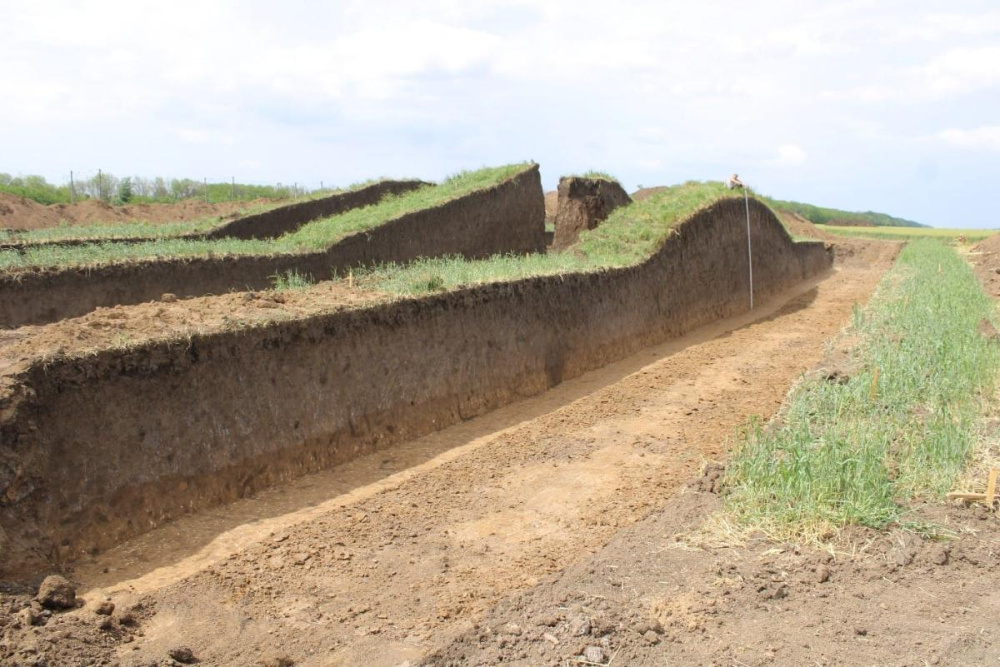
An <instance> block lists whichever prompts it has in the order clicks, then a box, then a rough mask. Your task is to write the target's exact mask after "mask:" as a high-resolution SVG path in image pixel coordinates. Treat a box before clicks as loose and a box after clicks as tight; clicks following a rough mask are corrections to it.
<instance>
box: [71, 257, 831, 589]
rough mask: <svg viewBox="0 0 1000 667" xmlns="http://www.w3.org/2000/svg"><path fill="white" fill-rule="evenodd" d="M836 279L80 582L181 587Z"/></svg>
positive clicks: (319, 479)
mask: <svg viewBox="0 0 1000 667" xmlns="http://www.w3.org/2000/svg"><path fill="white" fill-rule="evenodd" d="M828 277H829V275H828V274H823V275H822V276H819V277H817V278H814V279H810V280H807V281H805V282H803V283H802V284H800V285H797V286H795V287H794V288H792V289H790V290H788V291H787V292H785V293H782V294H780V295H778V296H777V297H775V298H773V299H772V300H771V301H770V302H768V303H765V304H764V305H763V306H761V307H759V308H756V309H754V310H753V311H750V312H747V313H744V314H742V315H739V316H736V317H732V318H726V319H724V320H721V321H718V322H714V323H712V324H710V325H707V326H704V327H701V328H699V329H697V330H695V331H693V332H691V333H689V334H687V335H684V336H682V337H680V338H678V339H674V340H671V341H667V342H665V343H661V344H659V345H654V346H652V347H649V348H645V349H643V350H641V351H639V352H638V353H636V354H634V355H632V356H630V357H628V358H626V359H622V360H620V361H616V362H613V363H610V364H608V365H606V366H604V367H602V368H599V369H597V370H593V371H590V372H587V373H585V374H583V375H582V376H580V377H576V378H573V379H571V380H568V381H566V382H564V383H562V384H560V385H558V386H556V387H554V388H552V389H550V390H548V391H546V392H545V393H543V394H541V395H540V396H536V397H532V398H527V399H524V400H520V401H517V402H515V403H513V404H510V405H507V406H504V407H501V408H499V409H497V410H494V411H492V412H490V413H488V414H485V415H482V416H480V417H476V418H474V419H471V420H469V421H466V422H461V423H459V424H456V425H454V426H450V427H448V428H445V429H444V430H442V431H438V432H435V433H431V434H429V435H426V436H423V437H421V438H417V439H415V440H413V441H410V442H406V443H402V444H400V445H397V446H395V447H392V448H390V449H386V450H383V451H379V452H375V453H372V454H367V455H364V456H361V457H359V458H357V459H355V460H353V461H349V462H347V463H344V464H342V465H339V466H336V467H335V468H332V469H330V470H325V471H320V472H317V473H311V474H308V475H305V476H303V477H300V478H298V479H295V480H292V481H290V482H288V483H286V484H282V485H280V486H278V487H275V488H271V489H267V490H264V491H262V492H261V493H259V494H257V495H255V496H254V497H252V498H245V499H241V500H238V501H236V502H233V503H229V504H227V505H224V506H221V507H218V508H214V509H209V510H206V511H205V512H201V513H198V514H195V515H189V516H185V517H182V518H180V519H178V520H176V521H174V522H171V523H169V524H167V525H165V526H162V527H160V528H157V529H155V530H153V531H151V532H150V533H147V534H146V535H143V536H140V537H138V538H135V539H133V540H129V541H127V542H126V543H124V544H122V545H120V546H118V547H115V548H112V549H110V550H109V551H107V552H105V553H102V554H99V555H98V556H96V557H92V558H86V559H84V560H82V561H79V562H78V563H76V564H75V565H74V568H75V577H76V578H77V579H78V580H79V581H80V582H81V583H83V584H84V585H85V587H86V588H88V589H92V590H91V593H92V594H98V593H103V592H104V591H106V590H110V591H119V590H126V589H127V590H129V591H131V592H133V593H136V592H147V591H151V590H155V589H157V588H160V587H163V586H166V585H169V584H172V583H175V582H177V581H180V580H181V579H183V578H184V577H185V576H188V575H190V574H192V573H193V572H196V571H198V570H200V569H203V568H205V567H208V566H211V565H212V564H214V563H218V562H220V561H222V560H224V559H225V558H228V557H230V556H231V555H232V554H234V553H236V552H237V551H239V550H240V549H242V548H245V547H247V546H248V545H250V544H253V543H255V542H259V541H260V540H262V539H264V538H266V537H267V536H269V535H271V534H273V533H276V532H279V531H283V530H286V531H287V530H294V526H295V525H297V524H301V523H304V522H307V521H309V520H311V519H314V518H316V517H319V516H321V515H323V514H324V513H327V512H330V511H334V510H338V509H342V508H346V507H349V506H350V505H352V504H356V503H358V502H360V501H362V500H365V499H369V498H371V497H373V496H375V495H376V494H378V493H382V492H385V491H387V490H390V489H394V488H398V487H399V486H400V485H401V484H402V483H404V482H407V481H409V480H412V479H414V478H416V477H418V476H419V475H421V474H423V473H425V472H427V471H430V470H433V469H436V468H438V467H440V466H441V465H443V464H445V463H448V462H450V461H453V460H455V459H456V458H458V457H461V456H463V455H465V454H468V453H470V452H472V451H474V450H475V449H477V448H478V447H481V446H483V445H485V444H486V443H488V442H490V441H491V440H493V439H495V438H496V437H497V436H499V435H501V434H504V433H507V432H513V431H514V430H516V429H517V428H518V427H521V426H524V425H525V424H528V423H530V422H531V421H532V420H534V419H537V418H539V417H542V416H544V415H546V414H549V413H552V412H555V411H557V410H560V409H563V408H566V406H569V405H570V404H572V403H573V402H575V401H578V400H580V399H583V398H584V397H586V396H588V395H591V394H594V393H595V392H597V391H600V390H603V389H606V388H608V387H611V386H613V385H615V384H616V383H618V382H621V381H622V380H624V379H625V378H626V377H628V376H629V375H632V374H634V373H637V372H640V371H642V369H644V368H646V367H649V366H651V365H655V364H657V363H659V362H661V361H663V360H665V359H667V358H669V357H671V356H673V355H676V354H679V353H681V352H683V351H684V350H685V349H687V348H689V347H691V346H695V345H699V344H703V343H706V342H708V341H711V340H713V339H717V338H719V337H721V336H725V335H731V334H732V333H733V332H736V331H739V330H741V329H743V328H745V327H747V326H750V325H751V324H753V323H757V322H767V321H769V320H770V319H772V318H774V317H775V316H776V315H778V314H779V313H780V314H784V315H787V314H789V313H793V312H795V311H797V310H799V309H803V308H808V307H810V305H811V304H812V302H813V300H814V299H815V298H816V294H817V291H818V286H819V285H820V284H821V283H822V282H823V281H824V280H825V279H827V278H828Z"/></svg>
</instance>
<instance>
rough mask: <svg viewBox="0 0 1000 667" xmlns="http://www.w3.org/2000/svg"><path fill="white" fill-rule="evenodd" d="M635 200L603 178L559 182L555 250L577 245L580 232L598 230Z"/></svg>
mask: <svg viewBox="0 0 1000 667" xmlns="http://www.w3.org/2000/svg"><path fill="white" fill-rule="evenodd" d="M631 203H632V199H631V197H629V196H628V193H627V192H625V189H624V188H622V186H621V185H619V184H618V183H617V182H616V181H609V180H605V179H603V178H577V177H567V178H562V179H560V180H559V201H558V208H557V211H556V234H555V239H554V241H553V244H552V245H553V247H554V248H557V249H558V248H566V247H568V246H570V245H572V244H573V243H575V242H576V240H577V238H578V237H579V236H580V232H582V231H584V230H587V229H594V228H595V227H597V225H599V224H600V223H601V222H602V221H604V220H606V219H607V217H608V216H609V215H611V212H612V211H614V210H615V209H616V208H618V207H619V206H625V205H627V204H631Z"/></svg>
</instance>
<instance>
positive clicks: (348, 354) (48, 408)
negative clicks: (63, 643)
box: [0, 196, 831, 572]
mask: <svg viewBox="0 0 1000 667" xmlns="http://www.w3.org/2000/svg"><path fill="white" fill-rule="evenodd" d="M537 202H538V204H539V208H540V205H541V197H540V196H539V197H538V199H537ZM750 211H751V219H752V223H753V228H754V247H755V248H756V249H757V252H756V257H755V260H756V262H758V263H759V266H755V269H756V270H755V279H756V285H755V287H756V290H755V291H756V294H757V299H758V302H759V303H763V302H764V301H765V300H766V299H767V298H769V297H773V296H775V295H777V294H781V293H782V292H784V291H785V290H787V289H789V288H790V287H792V286H795V285H798V284H800V283H802V281H804V280H806V279H809V278H811V277H813V276H816V275H818V274H820V273H822V272H823V271H825V270H827V269H828V268H829V266H830V261H831V257H830V253H829V251H828V250H827V249H826V248H824V246H823V245H822V244H818V243H804V244H794V243H792V242H791V239H790V238H789V236H788V235H787V233H786V232H785V230H784V228H782V227H781V225H780V224H779V223H778V222H777V220H776V219H775V218H774V217H773V215H772V214H771V213H770V211H769V210H768V209H767V208H766V207H765V206H763V205H761V204H758V203H756V202H754V203H753V205H752V206H751V209H750ZM539 213H540V211H539ZM744 215H745V212H744V204H743V202H742V201H738V200H723V201H721V202H719V203H718V204H716V205H714V206H712V207H710V208H708V209H706V210H704V211H702V212H699V213H697V214H696V215H695V216H693V217H692V218H691V219H690V220H688V221H687V222H685V223H683V224H682V225H681V226H680V227H679V229H678V230H677V232H676V233H675V234H673V235H672V236H671V237H670V238H669V239H668V241H667V242H666V244H665V245H664V246H663V248H662V249H661V250H660V251H658V252H657V253H656V254H655V255H654V256H653V257H652V258H651V259H650V260H648V261H647V262H645V263H644V264H641V265H639V266H636V267H631V268H626V269H618V270H612V271H604V272H596V273H587V274H570V275H564V276H552V277H543V278H534V279H527V280H522V281H518V282H513V283H501V284H493V285H485V286H481V287H475V288H470V289H465V290H460V291H457V292H454V293H448V294H444V295H441V296H433V297H427V298H423V299H411V300H400V301H393V302H389V303H384V304H376V305H373V306H371V307H368V308H363V309H358V308H347V309H341V310H334V311H333V312H326V313H324V314H321V315H317V316H313V317H307V318H303V319H293V320H285V321H279V322H275V323H273V324H270V325H267V326H262V327H258V328H247V327H246V326H245V324H241V323H239V322H235V321H232V320H229V321H225V320H224V321H223V324H224V327H223V330H222V331H218V330H216V331H215V332H204V333H192V334H191V335H190V336H188V337H185V338H182V339H180V340H178V339H176V338H175V339H172V340H167V341H150V342H147V343H137V344H135V345H130V346H125V347H119V348H114V349H102V350H98V351H95V352H93V353H92V354H90V355H87V356H83V357H81V356H77V355H67V356H62V357H57V358H55V359H38V360H37V361H35V362H33V363H32V362H31V361H26V360H25V359H24V358H23V351H24V345H23V344H22V345H18V344H17V341H14V342H13V343H14V344H13V347H11V355H12V356H11V358H10V361H8V362H7V363H8V365H9V367H10V368H11V372H14V373H17V376H16V377H14V378H10V379H8V380H7V382H6V385H7V386H6V387H4V390H5V395H4V396H0V410H2V413H0V436H2V439H0V497H2V498H3V499H4V501H3V504H2V505H0V527H2V529H3V530H4V531H5V532H6V534H7V540H8V546H7V553H6V554H5V558H4V559H2V561H0V562H2V565H0V567H2V569H3V570H4V571H7V572H11V571H15V570H21V571H23V570H25V569H26V568H30V567H37V566H38V565H39V564H40V563H43V562H46V561H50V560H55V561H61V560H63V559H65V558H66V557H70V556H73V555H76V554H79V553H81V552H89V551H93V550H101V549H105V548H107V547H109V546H112V545H114V544H117V543H119V542H120V541H121V540H123V539H125V538H127V537H129V536H132V535H135V534H138V533H141V532H144V531H145V530H148V529H149V528H152V527H153V526H156V525H158V524H160V523H163V522H164V521H167V520H169V519H172V518H174V517H176V516H178V515H179V514H181V513H183V512H187V511H192V510H195V509H198V508H202V507H207V506H211V505H215V504H218V503H222V502H227V501H231V500H234V499H236V498H239V497H242V496H245V495H247V494H250V493H253V492H254V491H256V490H258V489H261V488H263V487H266V486H270V485H272V484H275V483H278V482H281V481H285V480H288V479H290V478H293V477H296V476H299V475H301V474H303V473H306V472H309V471H313V470H318V469H322V468H326V467H329V466H331V465H334V464H337V463H340V462H343V461H345V460H349V459H352V458H355V457H357V456H358V455H359V454H362V453H365V452H369V451H372V450H374V449H377V448H381V447H384V446H387V445H389V444H394V443H398V442H403V441H406V440H410V439H412V438H414V437H417V436H420V435H423V434H425V433H428V432H431V431H434V430H438V429H440V428H442V427H443V426H446V425H448V424H452V423H455V422H457V421H461V420H464V419H469V418H471V417H474V416H476V415H479V414H483V413H485V412H488V411H490V410H492V409H495V408H497V407H499V406H502V405H505V404H507V403H510V402H511V401H513V400H516V399H517V398H519V397H523V396H530V395H534V394H537V393H539V392H542V391H544V390H545V389H547V388H549V387H552V386H554V385H556V384H558V383H560V382H562V381H563V380H564V379H568V378H572V377H575V376H577V375H580V374H581V373H583V372H585V371H587V370H589V369H593V368H597V367H600V366H603V365H605V364H607V363H608V362H610V361H613V360H615V359H620V358H622V357H624V356H627V355H629V354H631V353H633V352H635V351H636V350H638V349H641V348H642V347H644V346H648V345H651V344H654V343H657V342H660V341H663V340H667V339H669V338H673V337H676V336H678V335H680V334H682V333H684V332H686V331H689V330H691V329H692V328H695V327H697V326H701V325H703V324H706V323H709V322H712V321H715V320H718V319H721V318H724V317H729V316H731V315H734V314H737V313H741V312H744V311H746V310H747V307H748V298H747V294H748V284H747V273H746V268H747V267H746V257H745V255H744V252H745V247H746V246H745V244H746V239H745V236H744V234H743V231H742V230H743V229H744V227H743V226H742V225H737V224H735V222H734V221H735V220H737V219H739V220H743V219H744V217H743V216H744ZM539 217H540V216H539ZM151 405H155V406H157V409H156V410H150V409H149V406H151ZM171 415H184V416H185V417H184V419H173V418H171Z"/></svg>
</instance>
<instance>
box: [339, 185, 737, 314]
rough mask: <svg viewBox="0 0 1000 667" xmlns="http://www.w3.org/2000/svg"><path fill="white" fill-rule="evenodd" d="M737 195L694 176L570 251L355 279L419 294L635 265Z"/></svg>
mask: <svg viewBox="0 0 1000 667" xmlns="http://www.w3.org/2000/svg"><path fill="white" fill-rule="evenodd" d="M732 196H733V193H732V192H731V191H730V190H728V189H727V188H726V187H725V185H723V184H722V183H714V182H713V183H699V182H694V181H689V182H687V183H684V184H683V185H677V186H673V187H670V188H667V189H665V190H664V191H662V192H659V193H657V194H656V195H653V196H652V197H649V198H648V199H646V200H644V201H642V202H636V203H633V204H630V205H628V206H623V207H620V208H618V209H616V210H615V211H614V212H612V214H611V215H610V216H609V217H608V219H607V220H605V221H604V222H602V223H601V224H600V226H598V227H597V228H596V229H592V230H588V231H585V232H583V233H582V234H580V239H579V240H578V241H577V243H576V244H575V245H573V246H572V247H571V248H569V249H567V250H566V251H564V252H558V253H548V254H544V255H543V254H531V255H495V256H493V257H490V258H488V259H484V260H475V261H469V260H465V259H463V258H461V257H449V258H441V259H422V260H419V261H417V262H414V263H412V264H408V265H406V266H398V265H387V266H381V267H376V268H373V269H369V270H367V271H364V272H362V273H361V274H360V275H356V276H355V280H357V281H358V282H359V284H361V285H363V286H365V287H368V288H371V289H375V290H380V291H383V292H389V293H392V294H400V295H413V294H426V293H428V292H435V291H444V290H449V289H454V288H456V287H458V286H461V285H476V284H481V283H491V282H498V281H505V280H517V279H519V278H527V277H530V276H544V275H555V274H560V273H571V272H580V271H597V270H600V269H606V268H616V267H624V266H632V265H635V264H639V263H640V262H642V261H644V260H646V259H648V258H649V257H650V256H652V255H653V253H654V252H656V250H657V249H659V247H660V246H661V245H663V242H664V241H665V240H666V238H667V236H669V234H670V232H671V230H672V229H673V227H674V225H676V224H677V223H678V222H680V221H682V220H684V219H686V218H688V217H690V216H691V215H692V214H693V213H695V212H696V211H698V210H700V209H702V208H705V207H707V206H709V205H711V204H714V203H715V202H717V201H719V200H720V199H723V198H726V197H732Z"/></svg>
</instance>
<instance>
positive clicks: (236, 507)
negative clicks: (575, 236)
mask: <svg viewBox="0 0 1000 667" xmlns="http://www.w3.org/2000/svg"><path fill="white" fill-rule="evenodd" d="M844 249H846V250H847V251H846V252H845V251H844ZM897 251H898V246H897V245H895V244H878V243H858V244H854V245H852V246H850V247H849V248H848V247H847V246H843V248H842V249H841V250H840V251H839V255H840V257H841V261H840V262H839V263H838V268H837V269H835V270H834V271H833V272H831V273H829V274H828V275H826V276H824V277H822V278H820V279H819V280H815V281H812V282H810V283H807V284H805V285H802V286H800V287H799V288H798V289H797V290H796V291H795V292H793V293H789V294H786V295H784V297H782V298H780V299H775V300H773V301H772V302H770V303H767V304H763V305H760V306H759V307H758V308H757V309H756V310H754V311H753V312H752V313H751V314H748V315H745V316H741V317H738V318H733V319H730V320H726V321H723V322H719V323H716V324H714V325H712V326H710V327H706V328H703V329H700V330H697V331H695V332H693V333H692V334H690V335H688V336H686V337H684V338H682V339H680V340H674V341H671V342H669V343H666V344H663V345H660V346H657V347H653V348H648V349H646V350H644V351H642V352H641V353H640V354H637V355H635V356H633V357H631V358H628V359H625V360H623V361H620V362H617V363H615V364H612V365H609V366H606V367H604V368H602V369H600V370H597V371H594V372H591V373H588V374H586V375H584V376H581V377H579V378H576V379H573V380H570V381H567V382H565V383H563V384H562V385H560V386H558V387H556V388H554V389H552V390H551V391H549V392H547V393H545V394H543V395H540V396H537V397H534V398H530V399H527V400H523V401H520V402H518V403H515V404H513V405H510V406H508V407H506V408H503V409H500V410H497V411H495V412H493V413H491V414H488V415H486V416H483V417H481V418H477V419H474V420H471V421H468V422H465V423H463V424H459V425H457V426H454V427H452V428H449V429H446V430H443V431H441V432H439V433H436V434H432V435H430V436H427V437H425V438H422V439H420V440H417V441H414V442H411V443H408V444H405V445H401V446H398V447H395V448H391V449H387V450H384V451H381V452H378V453H376V454H374V455H371V456H368V457H365V458H363V459H360V460H357V461H355V462H352V463H349V464H347V465H344V466H341V467H338V468H336V469H334V470H331V471H328V472H326V473H321V474H318V475H312V476H309V477H306V478H303V479H301V480H299V481H298V482H296V483H294V484H291V485H287V486H285V487H283V488H280V489H275V490H272V491H270V492H267V493H264V494H261V495H259V496H257V497H256V498H253V499H248V500H245V501H241V502H238V503H235V504H233V505H230V506H227V507H223V508H218V509H217V510H215V511H211V512H204V513H202V514H199V515H195V516H191V517H188V518H184V519H181V520H179V521H176V522H174V523H172V524H170V525H168V526H164V527H162V528H160V529H158V530H155V531H153V532H151V533H149V534H147V535H146V536H144V537H142V538H139V539H138V540H135V541H133V542H130V543H127V544H124V545H122V546H121V547H119V548H117V549H114V550H112V551H109V552H107V553H104V554H101V555H98V556H96V557H94V558H93V559H91V560H90V561H89V562H80V563H77V564H76V566H75V568H74V569H73V571H72V572H71V576H72V578H73V579H74V580H76V581H77V582H79V583H80V588H79V590H80V592H81V594H82V595H83V597H84V598H85V599H86V600H87V604H86V605H85V606H84V607H83V608H81V609H79V610H76V611H72V612H69V613H67V614H63V615H61V616H60V619H61V620H60V623H61V625H54V624H53V623H50V624H49V627H47V628H46V630H48V629H49V628H51V627H72V626H71V623H74V622H76V623H78V624H84V625H91V624H93V625H97V624H105V625H107V624H108V623H109V622H113V623H119V624H120V625H116V626H115V628H117V630H116V632H115V633H112V634H111V635H107V636H113V637H115V638H116V639H117V641H116V642H113V643H108V642H104V646H103V648H101V649H100V650H101V651H103V652H104V656H105V658H106V659H108V660H109V662H112V663H119V664H122V665H153V664H159V665H167V664H172V662H171V659H170V658H169V657H168V655H169V653H170V651H172V650H175V649H177V647H179V646H184V647H187V648H190V649H191V651H192V653H193V655H194V656H195V657H196V658H197V659H198V660H200V661H201V664H207V665H258V664H295V665H303V666H310V665H315V666H320V665H362V664H363V665H399V664H401V663H405V662H406V661H411V662H415V661H418V660H420V659H424V658H426V657H427V656H429V655H432V654H433V652H434V651H436V650H439V649H441V648H442V647H444V646H446V645H447V644H448V643H449V642H450V641H453V640H455V639H456V638H457V637H459V636H461V635H462V633H466V632H468V631H469V630H470V629H471V628H473V627H474V626H475V624H476V623H477V622H478V621H480V620H481V619H482V618H483V617H484V616H485V615H486V614H487V613H488V612H489V611H490V610H491V608H493V607H494V606H495V605H497V604H498V603H500V602H501V601H502V600H504V599H509V598H510V596H512V595H514V594H517V593H519V592H523V591H526V590H529V589H531V588H532V587H535V586H538V585H539V584H540V583H543V582H545V581H547V580H550V579H551V578H552V577H553V576H555V575H556V574H557V573H559V572H561V571H563V570H565V569H566V568H568V567H570V566H572V565H574V564H575V563H578V562H581V561H583V560H584V559H586V558H587V557H588V556H590V555H591V554H593V553H595V552H597V551H598V550H600V549H601V548H603V547H604V546H605V545H607V544H608V543H609V542H610V541H611V540H612V539H613V537H614V536H615V534H616V532H618V531H620V530H622V529H623V528H625V527H627V526H630V525H632V524H634V523H635V522H637V521H639V520H641V519H643V518H644V517H646V516H647V515H649V514H650V513H651V512H653V511H655V510H657V509H660V508H662V507H663V506H664V505H665V504H666V503H667V502H668V501H669V500H670V499H671V498H672V497H674V496H675V495H676V494H677V493H678V492H679V491H680V489H682V488H683V486H684V485H685V483H686V482H688V481H689V480H691V479H692V478H693V477H695V476H696V475H697V473H698V471H699V469H700V468H701V467H702V466H703V464H704V463H705V461H707V460H714V459H720V458H724V457H725V456H726V450H727V447H728V444H729V441H730V439H731V436H732V435H733V433H734V431H735V430H736V429H737V428H739V427H740V426H741V425H742V424H745V423H746V421H747V419H749V418H750V417H751V416H754V415H759V416H762V417H764V418H767V417H768V416H769V415H771V414H772V413H774V411H775V410H777V409H778V407H779V406H780V405H781V403H782V401H783V399H784V398H785V395H786V393H787V391H788V389H789V387H790V386H791V385H792V384H793V383H794V382H795V380H796V378H798V377H799V376H800V375H801V374H802V373H803V372H804V371H806V370H808V369H810V368H811V367H813V366H814V365H816V364H817V363H818V362H819V361H820V360H821V359H822V358H823V356H824V352H825V342H826V341H828V340H829V339H831V338H832V337H834V336H835V335H836V334H837V333H838V332H839V331H840V330H841V329H842V328H843V327H844V326H845V325H846V324H847V322H848V320H849V318H850V314H851V311H852V309H853V308H854V306H855V304H857V303H863V302H865V301H866V300H867V299H868V297H869V296H870V295H871V293H872V292H873V290H874V288H875V286H876V284H877V282H878V280H879V278H880V277H881V276H882V274H883V273H884V272H885V270H886V269H887V268H888V267H889V266H890V265H891V263H892V260H893V258H894V256H895V254H896V252H897ZM106 598H110V599H111V600H112V601H113V602H114V603H115V605H116V607H117V609H118V610H119V612H116V614H124V617H121V616H120V615H116V616H115V617H114V619H113V620H112V621H105V620H102V618H103V617H100V616H96V615H95V612H94V610H95V609H96V608H97V606H98V604H99V603H100V602H101V601H103V600H105V599H106ZM74 616H76V617H77V618H76V619H73V617H74ZM82 634H83V633H77V635H76V636H81V635H82ZM63 635H66V636H63ZM63 635H60V636H59V637H58V638H55V641H54V642H52V641H50V643H55V644H56V645H59V644H62V645H63V646H65V647H66V648H67V649H69V648H71V646H72V644H73V641H74V639H73V638H74V636H75V635H74V634H73V633H71V632H69V631H68V630H66V631H63ZM83 636H85V634H83ZM97 648H98V647H96V646H93V645H89V644H88V649H87V650H88V651H93V650H95V649H97ZM74 664H75V663H74ZM97 664H99V663H97Z"/></svg>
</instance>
